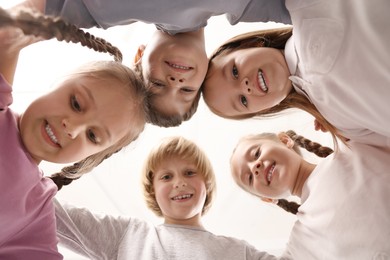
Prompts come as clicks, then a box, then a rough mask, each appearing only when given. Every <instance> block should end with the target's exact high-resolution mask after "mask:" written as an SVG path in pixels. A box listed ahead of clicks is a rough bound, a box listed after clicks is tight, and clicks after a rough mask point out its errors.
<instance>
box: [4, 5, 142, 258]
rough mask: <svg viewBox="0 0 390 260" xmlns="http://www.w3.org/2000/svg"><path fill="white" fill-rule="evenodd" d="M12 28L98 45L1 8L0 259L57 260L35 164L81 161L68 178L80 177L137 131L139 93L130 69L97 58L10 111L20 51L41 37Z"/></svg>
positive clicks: (47, 183)
mask: <svg viewBox="0 0 390 260" xmlns="http://www.w3.org/2000/svg"><path fill="white" fill-rule="evenodd" d="M15 26H17V27H20V28H21V29H22V30H23V32H24V34H26V35H27V34H34V35H37V36H41V35H43V38H47V39H48V38H50V37H49V34H50V33H53V34H52V36H54V35H55V37H57V38H58V39H61V40H62V39H63V40H68V39H69V38H70V39H72V41H75V42H77V39H78V38H82V39H88V40H87V41H86V44H87V46H88V47H92V45H95V46H100V45H102V46H103V45H104V44H102V39H100V38H94V37H91V36H90V35H89V34H85V33H84V32H83V31H77V30H73V29H74V26H70V27H71V28H69V26H68V25H67V24H65V23H61V21H58V20H55V21H52V20H51V19H50V18H47V17H43V18H42V20H40V19H37V18H36V17H34V16H32V15H29V14H28V13H25V12H24V13H20V14H18V15H14V16H11V15H9V14H8V13H7V12H5V11H4V10H2V9H0V37H1V39H2V40H1V41H0V56H1V58H0V93H1V95H0V132H1V135H0V139H1V140H0V143H1V147H2V150H3V151H2V152H1V157H0V165H1V169H0V180H1V181H0V192H1V196H0V208H1V211H0V220H1V221H0V230H1V232H0V259H62V256H61V254H60V253H59V252H58V251H57V237H56V225H55V216H54V205H53V204H52V198H53V197H54V195H55V194H56V192H57V186H56V185H55V184H54V183H53V182H52V181H51V180H50V179H49V178H46V177H44V176H43V173H42V171H41V170H40V169H39V168H38V165H39V164H40V162H41V161H43V160H45V161H49V162H54V163H70V162H75V161H79V160H82V159H83V160H82V161H80V162H78V163H76V164H75V165H74V166H73V171H71V172H68V173H67V174H68V175H69V177H70V178H78V177H80V176H81V175H82V174H84V173H86V172H88V171H90V170H91V169H93V168H94V167H95V166H97V165H98V164H100V163H101V162H102V161H103V160H104V159H106V158H108V157H109V156H110V155H111V154H112V153H114V152H116V151H118V150H120V149H121V148H122V147H124V146H125V145H127V144H129V143H130V142H132V141H133V140H135V139H136V138H137V136H138V135H139V134H140V133H141V132H142V130H143V128H144V125H145V108H144V99H145V94H144V91H143V86H142V82H141V81H140V80H139V79H138V78H137V76H136V75H135V74H134V72H133V71H131V70H130V69H129V68H127V67H125V66H123V65H121V64H120V63H118V62H110V61H101V62H95V63H91V64H87V65H85V66H83V67H80V68H79V69H78V70H77V72H75V73H74V74H71V75H68V76H67V77H66V78H65V79H64V80H63V81H62V82H59V83H57V88H56V89H55V90H53V91H52V92H50V93H48V94H46V95H44V96H42V97H40V98H38V99H36V100H35V101H33V102H32V103H31V104H30V106H28V108H27V109H26V111H25V112H24V113H22V114H21V115H19V114H17V113H15V112H14V111H12V110H11V109H10V107H9V106H10V105H11V104H12V87H11V84H12V82H13V78H14V73H15V67H16V65H17V59H18V55H19V52H20V50H21V49H22V48H23V47H25V46H27V45H28V44H30V43H32V42H34V41H36V40H40V39H30V38H29V37H27V36H25V35H23V33H22V31H21V30H19V29H18V28H16V27H15ZM106 47H110V46H109V45H108V44H107V46H106ZM111 47H112V46H111ZM107 86H109V88H107ZM118 111H121V113H118Z"/></svg>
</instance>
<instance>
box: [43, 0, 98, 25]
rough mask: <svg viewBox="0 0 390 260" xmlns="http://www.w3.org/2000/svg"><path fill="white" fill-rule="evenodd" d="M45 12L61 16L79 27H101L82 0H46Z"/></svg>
mask: <svg viewBox="0 0 390 260" xmlns="http://www.w3.org/2000/svg"><path fill="white" fill-rule="evenodd" d="M45 14H46V15H52V16H59V17H61V18H62V19H63V20H64V21H66V22H68V23H71V24H74V25H76V26H77V27H79V28H91V27H101V26H100V25H99V24H98V23H97V22H96V21H95V19H94V18H93V17H92V15H91V13H90V12H89V10H88V8H87V7H86V6H85V4H84V2H83V1H82V0H70V1H68V0H50V1H46V6H45Z"/></svg>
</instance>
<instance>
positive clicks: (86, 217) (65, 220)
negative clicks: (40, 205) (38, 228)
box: [54, 199, 130, 260]
mask: <svg viewBox="0 0 390 260" xmlns="http://www.w3.org/2000/svg"><path fill="white" fill-rule="evenodd" d="M54 205H55V210H56V221H57V235H58V238H59V240H60V244H61V245H62V246H64V247H66V248H68V249H70V250H72V251H73V252H76V253H78V254H80V255H83V256H85V257H88V258H90V259H109V260H111V259H116V256H117V251H118V248H119V244H120V242H121V241H122V238H123V236H124V234H125V233H126V231H127V227H128V225H129V222H130V219H126V218H123V217H118V218H115V217H112V216H104V215H97V214H93V213H91V212H90V211H88V210H87V209H85V208H76V207H73V206H71V205H68V204H62V203H60V202H59V201H58V200H57V199H54Z"/></svg>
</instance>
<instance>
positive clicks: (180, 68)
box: [165, 61, 193, 70]
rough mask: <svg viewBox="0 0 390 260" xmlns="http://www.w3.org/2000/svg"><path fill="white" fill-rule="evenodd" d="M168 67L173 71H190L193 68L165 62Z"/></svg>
mask: <svg viewBox="0 0 390 260" xmlns="http://www.w3.org/2000/svg"><path fill="white" fill-rule="evenodd" d="M165 63H166V64H167V65H168V66H169V67H172V68H174V69H178V70H192V69H193V67H190V66H184V65H181V64H176V63H171V62H169V61H166V62H165Z"/></svg>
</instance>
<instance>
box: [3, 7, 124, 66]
mask: <svg viewBox="0 0 390 260" xmlns="http://www.w3.org/2000/svg"><path fill="white" fill-rule="evenodd" d="M7 25H8V26H15V27H19V28H20V29H21V30H22V31H23V33H24V34H26V35H34V36H37V37H42V38H44V39H46V40H49V39H52V38H56V39H57V40H58V41H66V42H73V43H80V44H81V45H82V46H86V47H88V48H90V49H93V50H95V51H97V52H103V53H109V54H110V55H112V56H114V59H115V61H119V62H122V53H121V51H120V50H119V49H118V48H116V47H114V46H113V45H111V43H109V42H107V41H106V40H104V39H102V38H99V37H95V36H93V35H91V34H90V33H88V32H84V31H83V30H81V29H79V28H77V27H76V26H75V25H72V24H69V23H66V22H65V21H63V20H61V18H59V17H51V16H46V15H42V14H40V13H38V12H33V11H30V10H21V11H20V12H19V13H18V14H17V15H16V16H15V17H12V16H11V15H10V14H8V13H7V12H6V11H5V10H4V9H1V8H0V26H7Z"/></svg>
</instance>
